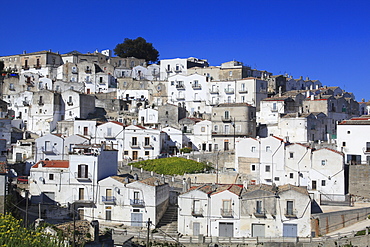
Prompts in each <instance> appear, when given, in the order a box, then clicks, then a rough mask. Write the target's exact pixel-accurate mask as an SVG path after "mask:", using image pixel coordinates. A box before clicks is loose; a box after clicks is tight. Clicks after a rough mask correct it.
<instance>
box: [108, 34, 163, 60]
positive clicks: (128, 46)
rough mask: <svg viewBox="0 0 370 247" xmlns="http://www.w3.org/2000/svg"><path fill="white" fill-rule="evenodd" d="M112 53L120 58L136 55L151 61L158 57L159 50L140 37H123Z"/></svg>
mask: <svg viewBox="0 0 370 247" xmlns="http://www.w3.org/2000/svg"><path fill="white" fill-rule="evenodd" d="M114 54H116V55H117V56H119V57H122V58H125V57H136V58H140V59H145V61H146V62H153V63H154V62H157V61H158V57H159V52H158V51H157V50H156V49H155V48H154V47H153V44H152V43H148V42H146V40H145V39H144V38H142V37H138V38H136V39H129V38H125V39H124V41H123V43H120V44H117V45H116V48H114Z"/></svg>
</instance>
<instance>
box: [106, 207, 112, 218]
mask: <svg viewBox="0 0 370 247" xmlns="http://www.w3.org/2000/svg"><path fill="white" fill-rule="evenodd" d="M111 208H112V207H110V206H109V207H106V210H105V220H112V210H111Z"/></svg>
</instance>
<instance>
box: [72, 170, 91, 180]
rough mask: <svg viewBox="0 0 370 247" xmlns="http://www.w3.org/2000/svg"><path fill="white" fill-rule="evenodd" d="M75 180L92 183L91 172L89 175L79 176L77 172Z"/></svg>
mask: <svg viewBox="0 0 370 247" xmlns="http://www.w3.org/2000/svg"><path fill="white" fill-rule="evenodd" d="M75 179H77V180H79V181H91V179H92V175H91V173H90V172H89V173H88V174H86V175H85V174H79V173H78V172H75Z"/></svg>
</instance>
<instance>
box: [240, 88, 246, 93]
mask: <svg viewBox="0 0 370 247" xmlns="http://www.w3.org/2000/svg"><path fill="white" fill-rule="evenodd" d="M239 93H248V90H247V89H239Z"/></svg>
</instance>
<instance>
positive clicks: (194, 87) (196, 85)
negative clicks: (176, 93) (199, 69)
mask: <svg viewBox="0 0 370 247" xmlns="http://www.w3.org/2000/svg"><path fill="white" fill-rule="evenodd" d="M192 87H193V89H194V90H199V89H202V85H199V84H193V85H192Z"/></svg>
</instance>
